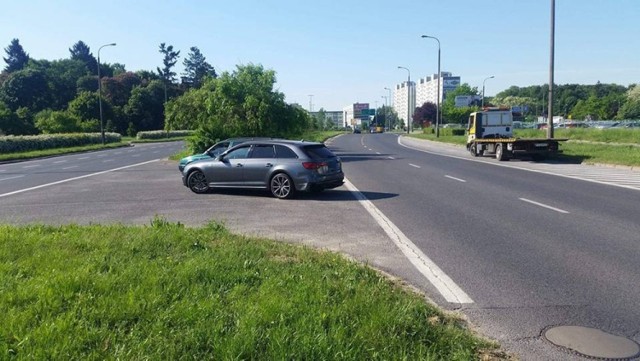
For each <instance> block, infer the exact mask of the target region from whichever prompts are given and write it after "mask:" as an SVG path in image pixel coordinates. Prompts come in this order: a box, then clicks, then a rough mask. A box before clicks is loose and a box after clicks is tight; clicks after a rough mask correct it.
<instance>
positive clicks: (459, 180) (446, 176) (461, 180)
mask: <svg viewBox="0 0 640 361" xmlns="http://www.w3.org/2000/svg"><path fill="white" fill-rule="evenodd" d="M445 178H449V179H453V180H457V181H458V182H462V183H466V182H467V181H466V180H464V179H460V178H456V177H452V176H450V175H445Z"/></svg>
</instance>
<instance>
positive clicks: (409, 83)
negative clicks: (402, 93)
mask: <svg viewBox="0 0 640 361" xmlns="http://www.w3.org/2000/svg"><path fill="white" fill-rule="evenodd" d="M398 69H404V70H406V71H407V133H411V120H410V119H409V118H410V117H411V71H410V70H409V69H407V68H405V67H404V66H399V67H398Z"/></svg>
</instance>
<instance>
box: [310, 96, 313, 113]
mask: <svg viewBox="0 0 640 361" xmlns="http://www.w3.org/2000/svg"><path fill="white" fill-rule="evenodd" d="M311 112H313V94H309V113H311Z"/></svg>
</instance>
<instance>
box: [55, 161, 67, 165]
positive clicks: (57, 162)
mask: <svg viewBox="0 0 640 361" xmlns="http://www.w3.org/2000/svg"><path fill="white" fill-rule="evenodd" d="M66 162H67V161H66V160H57V161H55V162H53V164H60V163H66Z"/></svg>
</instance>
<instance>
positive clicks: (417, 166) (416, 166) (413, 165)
mask: <svg viewBox="0 0 640 361" xmlns="http://www.w3.org/2000/svg"><path fill="white" fill-rule="evenodd" d="M409 165H410V166H412V167H415V168H420V166H419V165H415V164H411V163H409Z"/></svg>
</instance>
